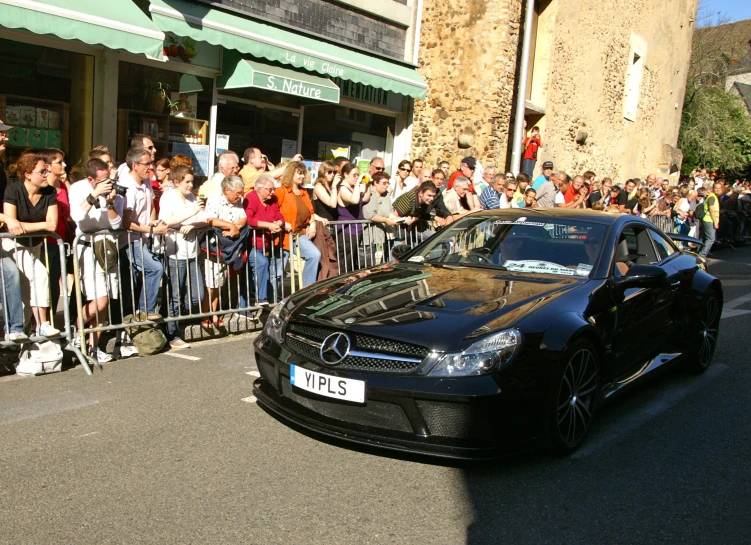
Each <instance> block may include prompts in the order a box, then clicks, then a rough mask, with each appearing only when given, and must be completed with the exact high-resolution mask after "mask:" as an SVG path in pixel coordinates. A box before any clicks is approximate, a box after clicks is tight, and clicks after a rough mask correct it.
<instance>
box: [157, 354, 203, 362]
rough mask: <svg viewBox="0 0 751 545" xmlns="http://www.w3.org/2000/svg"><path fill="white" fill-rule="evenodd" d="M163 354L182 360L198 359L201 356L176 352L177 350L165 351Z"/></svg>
mask: <svg viewBox="0 0 751 545" xmlns="http://www.w3.org/2000/svg"><path fill="white" fill-rule="evenodd" d="M164 355H165V356H172V357H173V358H182V359H184V360H190V361H198V360H200V359H201V358H199V357H198V356H188V355H187V354H178V353H177V352H165V353H164Z"/></svg>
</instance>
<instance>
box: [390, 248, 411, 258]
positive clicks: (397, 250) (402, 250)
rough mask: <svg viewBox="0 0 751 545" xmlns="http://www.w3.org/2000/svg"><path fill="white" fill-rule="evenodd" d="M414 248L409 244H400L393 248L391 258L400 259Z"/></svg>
mask: <svg viewBox="0 0 751 545" xmlns="http://www.w3.org/2000/svg"><path fill="white" fill-rule="evenodd" d="M411 249H412V248H411V247H410V246H409V245H408V244H398V245H396V246H394V247H393V248H391V256H392V257H393V258H394V259H399V258H400V257H402V256H403V255H404V254H406V253H407V252H409V251H410V250H411Z"/></svg>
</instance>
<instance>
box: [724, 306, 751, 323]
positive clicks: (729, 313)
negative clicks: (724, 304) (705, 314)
mask: <svg viewBox="0 0 751 545" xmlns="http://www.w3.org/2000/svg"><path fill="white" fill-rule="evenodd" d="M744 314H751V310H742V309H737V308H728V309H722V316H721V317H720V319H721V320H724V319H725V318H733V317H734V316H743V315H744Z"/></svg>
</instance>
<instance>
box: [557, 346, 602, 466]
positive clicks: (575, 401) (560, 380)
mask: <svg viewBox="0 0 751 545" xmlns="http://www.w3.org/2000/svg"><path fill="white" fill-rule="evenodd" d="M599 384H600V372H599V364H598V361H597V350H596V349H595V348H594V346H592V344H591V343H590V342H588V341H586V340H581V341H577V342H575V343H574V344H573V345H572V346H571V348H570V349H569V350H567V351H566V353H565V354H564V357H563V359H562V361H561V362H560V363H559V364H558V366H557V367H556V370H555V373H554V374H553V382H552V388H551V392H550V400H551V401H550V403H551V406H550V408H549V413H548V422H547V428H548V429H547V438H548V447H549V449H550V450H551V452H552V453H553V454H555V455H556V456H565V455H568V454H571V453H572V452H574V451H575V450H576V449H577V448H578V447H579V445H581V444H582V442H583V441H584V439H585V437H586V436H587V433H588V432H589V428H590V426H591V425H592V420H593V419H594V415H595V410H596V408H597V402H598V395H599Z"/></svg>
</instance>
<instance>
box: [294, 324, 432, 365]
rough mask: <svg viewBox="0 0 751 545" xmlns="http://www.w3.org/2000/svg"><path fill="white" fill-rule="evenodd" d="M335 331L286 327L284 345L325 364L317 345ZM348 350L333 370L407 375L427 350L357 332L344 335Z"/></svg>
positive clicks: (419, 362) (306, 327)
mask: <svg viewBox="0 0 751 545" xmlns="http://www.w3.org/2000/svg"><path fill="white" fill-rule="evenodd" d="M336 331H337V330H335V329H328V328H323V327H318V326H309V325H305V324H295V323H292V324H289V331H288V333H287V338H286V341H285V342H286V345H287V347H288V348H289V349H290V350H292V351H293V352H295V353H297V354H299V355H301V356H303V357H305V358H307V359H309V360H311V361H314V362H316V363H319V364H323V365H328V364H327V363H326V362H324V361H322V360H321V355H320V346H321V343H322V342H323V340H324V339H325V338H326V337H328V336H329V335H331V334H332V333H335V332H336ZM348 335H349V337H350V341H351V343H352V344H351V351H353V352H355V353H354V354H350V355H348V356H347V357H346V358H344V360H342V362H341V363H339V364H336V366H335V367H336V368H337V369H346V370H351V371H373V372H380V373H399V374H405V373H411V372H413V371H415V370H416V369H417V368H418V367H419V366H420V364H421V363H422V360H423V359H424V358H425V357H427V355H428V354H429V350H428V349H427V348H425V347H422V346H417V345H414V344H410V343H405V342H401V341H393V340H390V339H382V338H379V337H374V336H372V335H363V334H361V333H348ZM332 367H333V366H332Z"/></svg>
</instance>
